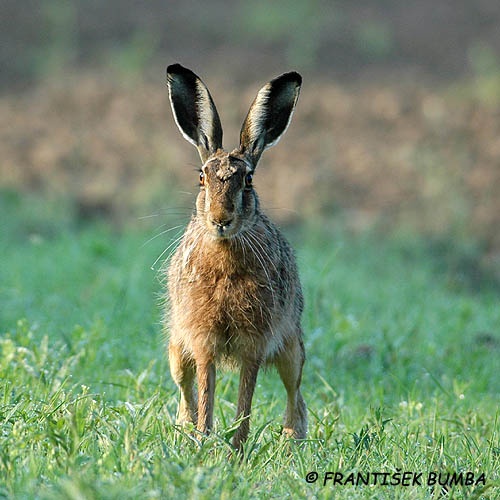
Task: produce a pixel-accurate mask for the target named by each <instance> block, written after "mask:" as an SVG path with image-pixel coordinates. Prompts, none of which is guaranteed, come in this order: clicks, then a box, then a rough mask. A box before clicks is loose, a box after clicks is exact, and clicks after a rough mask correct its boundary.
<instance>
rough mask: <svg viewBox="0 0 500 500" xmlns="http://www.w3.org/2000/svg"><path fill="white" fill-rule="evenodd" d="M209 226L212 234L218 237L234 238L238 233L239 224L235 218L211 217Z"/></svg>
mask: <svg viewBox="0 0 500 500" xmlns="http://www.w3.org/2000/svg"><path fill="white" fill-rule="evenodd" d="M208 226H209V229H210V232H211V233H212V235H213V236H214V237H215V238H217V239H227V238H232V237H233V236H235V235H236V234H237V233H238V224H237V223H236V220H235V219H234V218H231V219H226V220H214V219H210V220H209V221H208Z"/></svg>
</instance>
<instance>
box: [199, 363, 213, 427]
mask: <svg viewBox="0 0 500 500" xmlns="http://www.w3.org/2000/svg"><path fill="white" fill-rule="evenodd" d="M196 373H197V376H198V425H197V429H198V430H199V431H200V432H203V433H205V434H206V433H208V432H210V431H211V430H212V426H213V420H214V394H215V364H214V362H213V360H212V359H210V358H208V357H206V356H197V360H196Z"/></svg>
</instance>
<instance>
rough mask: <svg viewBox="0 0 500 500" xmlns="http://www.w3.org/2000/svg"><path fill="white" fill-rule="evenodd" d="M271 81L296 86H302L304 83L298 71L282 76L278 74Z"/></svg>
mask: <svg viewBox="0 0 500 500" xmlns="http://www.w3.org/2000/svg"><path fill="white" fill-rule="evenodd" d="M271 83H272V84H274V85H279V86H281V85H288V84H292V85H295V86H296V87H300V86H301V85H302V77H301V76H300V74H299V73H297V72H296V71H290V72H289V73H283V74H282V75H281V76H278V77H277V78H275V79H274V80H272V81H271Z"/></svg>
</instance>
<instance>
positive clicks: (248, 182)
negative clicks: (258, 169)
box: [245, 174, 253, 188]
mask: <svg viewBox="0 0 500 500" xmlns="http://www.w3.org/2000/svg"><path fill="white" fill-rule="evenodd" d="M252 181H253V175H252V174H247V175H246V176H245V186H246V187H247V188H248V187H252Z"/></svg>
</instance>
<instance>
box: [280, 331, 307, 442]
mask: <svg viewBox="0 0 500 500" xmlns="http://www.w3.org/2000/svg"><path fill="white" fill-rule="evenodd" d="M304 361H305V352H304V344H303V342H302V338H301V332H299V335H297V336H296V337H294V338H293V339H291V340H289V343H288V344H287V345H286V347H285V349H284V350H283V351H282V352H281V353H280V354H278V356H277V357H276V359H275V361H274V364H275V365H276V368H277V369H278V373H279V374H280V377H281V380H282V381H283V384H284V385H285V389H286V393H287V404H286V413H285V418H284V422H283V432H284V433H285V434H286V435H287V436H289V437H292V438H295V439H304V438H305V437H306V432H307V409H306V404H305V403H304V399H303V398H302V394H301V393H300V381H301V379H302V366H303V365H304Z"/></svg>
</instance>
